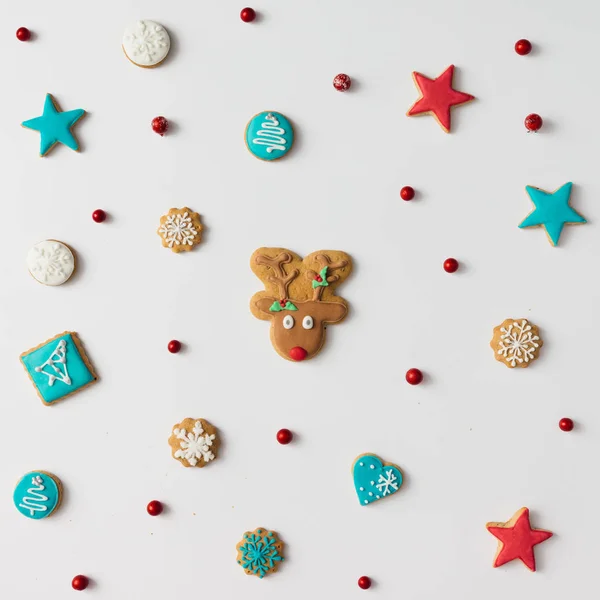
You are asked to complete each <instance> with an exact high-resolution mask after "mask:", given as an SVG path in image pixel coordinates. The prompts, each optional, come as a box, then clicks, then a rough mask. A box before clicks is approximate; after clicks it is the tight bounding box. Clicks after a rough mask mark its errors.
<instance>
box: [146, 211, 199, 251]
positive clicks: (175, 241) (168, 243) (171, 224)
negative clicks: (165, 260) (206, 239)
mask: <svg viewBox="0 0 600 600" xmlns="http://www.w3.org/2000/svg"><path fill="white" fill-rule="evenodd" d="M157 233H158V235H160V238H161V240H162V245H163V246H164V247H165V248H170V249H171V250H172V251H173V252H175V253H177V254H178V253H179V252H189V251H190V250H191V249H192V248H194V247H195V246H197V245H198V244H199V243H200V242H201V241H202V223H201V222H200V215H199V214H198V213H195V212H194V211H193V210H191V209H189V208H187V207H185V206H184V207H183V208H171V209H170V210H169V212H168V213H167V214H166V215H164V216H162V217H161V218H160V227H159V228H158V230H157Z"/></svg>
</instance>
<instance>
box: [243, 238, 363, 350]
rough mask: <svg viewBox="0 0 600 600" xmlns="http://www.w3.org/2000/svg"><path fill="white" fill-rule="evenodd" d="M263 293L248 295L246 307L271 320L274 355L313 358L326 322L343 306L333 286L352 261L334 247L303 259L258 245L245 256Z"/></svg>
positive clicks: (342, 313) (339, 316) (335, 319)
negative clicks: (248, 302) (250, 298)
mask: <svg viewBox="0 0 600 600" xmlns="http://www.w3.org/2000/svg"><path fill="white" fill-rule="evenodd" d="M250 267H251V268H252V270H253V271H254V274H255V275H256V276H257V277H258V278H259V279H260V280H261V281H262V282H263V283H264V285H265V288H266V289H265V291H263V292H258V293H256V294H254V296H252V300H251V301H250V310H251V311H252V314H253V315H254V316H255V317H256V318H258V319H262V320H264V321H268V320H270V321H271V342H272V344H273V347H274V348H275V350H276V351H277V352H278V353H279V355H280V356H283V358H286V359H287V360H292V361H301V360H305V359H309V358H313V357H314V356H316V355H317V354H318V352H319V350H321V348H322V347H323V344H324V343H325V329H326V326H327V325H328V324H334V323H339V322H341V321H342V320H343V319H344V318H345V317H346V315H347V314H348V305H347V303H346V301H345V300H344V299H343V298H341V297H340V296H336V295H335V289H336V288H337V286H338V285H339V284H340V283H342V282H343V281H344V280H345V279H346V278H347V277H348V275H350V273H351V272H352V260H351V258H350V257H349V256H348V255H347V254H346V253H345V252H340V251H338V250H320V251H319V252H313V253H312V254H309V255H308V256H307V257H305V258H304V259H302V258H300V256H298V255H297V254H294V253H293V252H291V251H290V250H286V249H285V248H259V249H258V250H256V251H255V252H254V254H253V255H252V257H251V259H250Z"/></svg>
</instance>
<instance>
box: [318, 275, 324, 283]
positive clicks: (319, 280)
mask: <svg viewBox="0 0 600 600" xmlns="http://www.w3.org/2000/svg"><path fill="white" fill-rule="evenodd" d="M316 279H317V281H318V282H319V283H322V281H323V278H322V277H321V276H320V275H317V277H316Z"/></svg>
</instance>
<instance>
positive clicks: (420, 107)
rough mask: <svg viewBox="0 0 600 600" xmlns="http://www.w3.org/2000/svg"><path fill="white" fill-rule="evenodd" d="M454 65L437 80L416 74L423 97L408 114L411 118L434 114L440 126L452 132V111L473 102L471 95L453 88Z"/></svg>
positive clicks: (415, 77)
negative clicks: (455, 107) (459, 105)
mask: <svg viewBox="0 0 600 600" xmlns="http://www.w3.org/2000/svg"><path fill="white" fill-rule="evenodd" d="M453 75H454V65H450V66H449V67H448V68H447V69H446V70H445V71H444V72H443V73H442V74H441V75H440V76H439V77H437V78H436V79H429V77H425V75H422V74H421V73H417V72H414V73H413V78H414V80H415V85H416V86H417V88H418V89H419V92H421V97H420V98H419V99H418V100H417V101H416V102H415V103H414V104H413V105H412V106H411V108H410V109H409V111H408V112H407V113H406V114H407V115H408V116H409V117H412V116H413V115H421V114H423V113H429V112H430V113H433V115H434V116H435V118H436V119H437V120H438V121H439V124H440V125H441V126H442V128H443V129H444V130H445V131H446V132H448V133H449V132H450V125H451V119H450V109H451V108H452V107H453V106H457V105H458V104H464V103H465V102H469V101H470V100H473V99H474V98H475V97H474V96H471V94H465V93H464V92H459V91H457V90H455V89H454V88H453V87H452V76H453Z"/></svg>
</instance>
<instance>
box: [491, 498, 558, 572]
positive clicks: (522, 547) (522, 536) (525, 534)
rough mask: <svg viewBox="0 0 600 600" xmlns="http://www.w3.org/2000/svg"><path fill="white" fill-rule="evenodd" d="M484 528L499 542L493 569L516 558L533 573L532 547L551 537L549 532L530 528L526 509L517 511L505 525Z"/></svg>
mask: <svg viewBox="0 0 600 600" xmlns="http://www.w3.org/2000/svg"><path fill="white" fill-rule="evenodd" d="M486 528H487V530H488V531H489V532H490V533H491V534H492V535H493V536H494V537H496V538H498V540H499V544H498V552H497V553H496V557H495V558H494V567H500V566H502V565H504V564H506V563H507V562H510V561H511V560H515V559H516V558H518V559H519V560H521V561H522V562H523V564H524V565H525V566H526V567H527V568H528V569H529V570H530V571H535V555H534V553H533V547H534V546H535V545H537V544H541V543H542V542H544V541H546V540H547V539H548V538H550V537H552V532H551V531H545V530H543V529H532V528H531V523H530V522H529V509H528V508H522V509H521V510H519V511H517V512H516V513H515V514H514V516H513V517H512V519H511V520H510V521H507V522H506V523H488V524H487V525H486Z"/></svg>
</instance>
